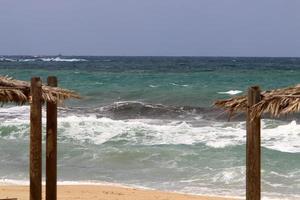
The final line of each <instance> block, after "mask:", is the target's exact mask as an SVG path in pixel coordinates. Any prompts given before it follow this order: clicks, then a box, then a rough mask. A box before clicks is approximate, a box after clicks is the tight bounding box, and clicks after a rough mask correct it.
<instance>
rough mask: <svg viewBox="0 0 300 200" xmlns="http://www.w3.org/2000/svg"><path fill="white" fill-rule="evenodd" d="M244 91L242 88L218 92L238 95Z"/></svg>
mask: <svg viewBox="0 0 300 200" xmlns="http://www.w3.org/2000/svg"><path fill="white" fill-rule="evenodd" d="M242 92H243V91H240V90H229V91H226V92H218V94H229V95H236V94H240V93H242Z"/></svg>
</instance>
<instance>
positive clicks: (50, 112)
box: [46, 76, 57, 200]
mask: <svg viewBox="0 0 300 200" xmlns="http://www.w3.org/2000/svg"><path fill="white" fill-rule="evenodd" d="M48 85H49V86H53V87H57V79H56V77H54V76H50V77H48ZM46 138H47V139H46V200H56V199H57V189H56V187H57V185H56V184H57V165H56V163H57V104H56V103H54V102H47V137H46Z"/></svg>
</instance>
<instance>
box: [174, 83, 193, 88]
mask: <svg viewBox="0 0 300 200" xmlns="http://www.w3.org/2000/svg"><path fill="white" fill-rule="evenodd" d="M170 84H171V85H174V86H181V87H188V86H189V85H187V84H178V83H170Z"/></svg>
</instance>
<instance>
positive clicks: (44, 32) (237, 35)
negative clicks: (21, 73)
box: [0, 0, 300, 57]
mask: <svg viewBox="0 0 300 200" xmlns="http://www.w3.org/2000/svg"><path fill="white" fill-rule="evenodd" d="M299 9H300V1H299V0H251V1H250V0H51V1H42V0H26V1H24V0H0V55H57V54H63V55H97V56H106V55H118V56H274V57H276V56H280V57H300V12H299Z"/></svg>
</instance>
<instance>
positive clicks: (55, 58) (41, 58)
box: [0, 57, 87, 62]
mask: <svg viewBox="0 0 300 200" xmlns="http://www.w3.org/2000/svg"><path fill="white" fill-rule="evenodd" d="M0 61H2V62H34V61H44V62H83V61H87V60H86V59H79V58H60V57H36V58H20V59H12V58H5V57H2V58H0Z"/></svg>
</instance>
